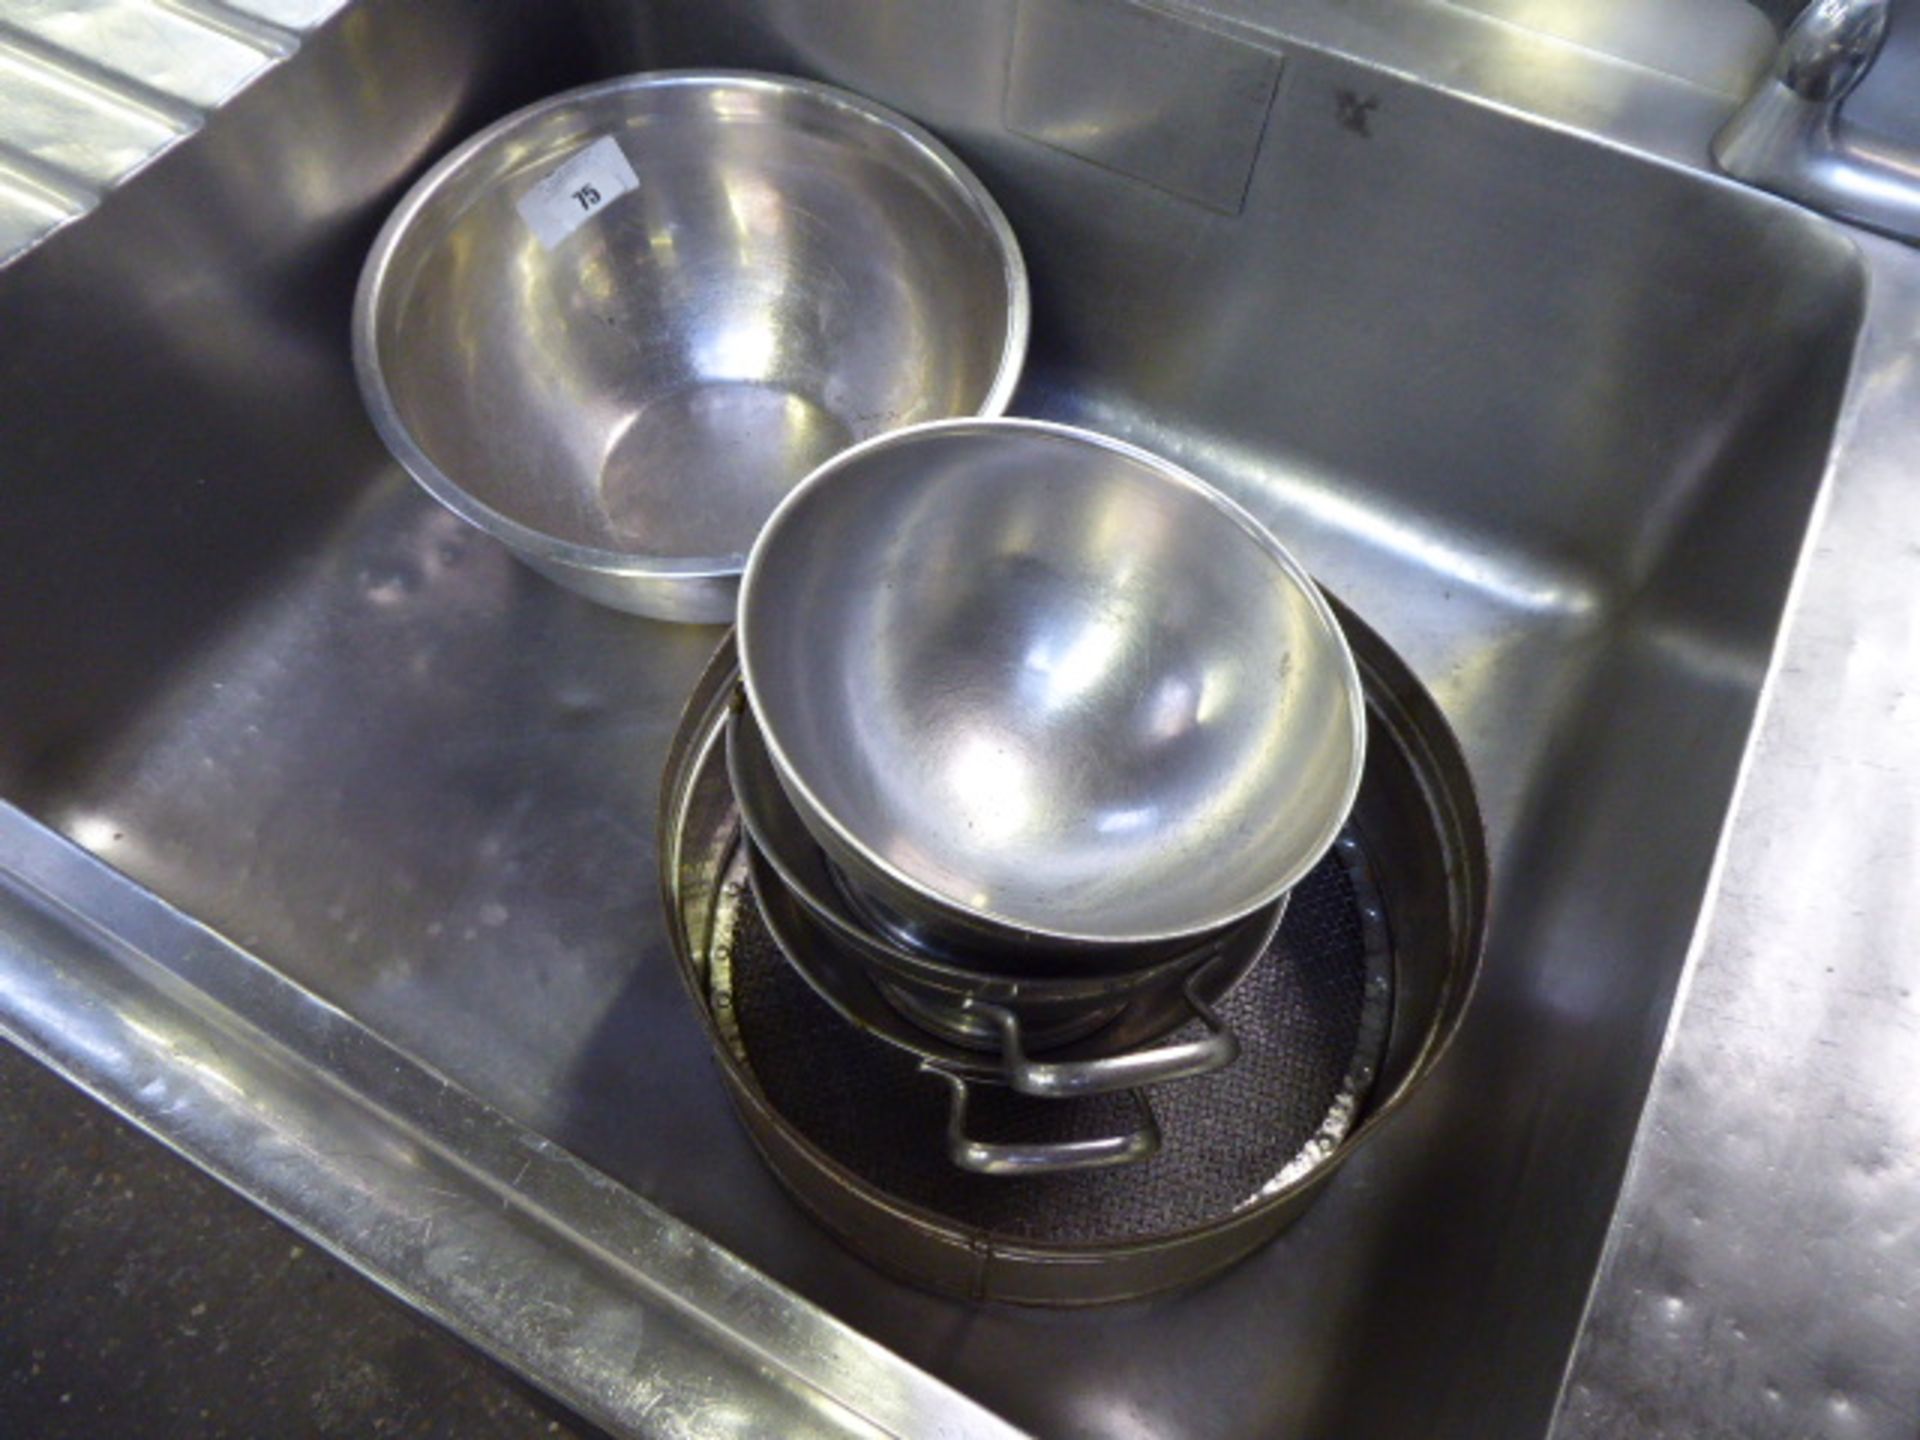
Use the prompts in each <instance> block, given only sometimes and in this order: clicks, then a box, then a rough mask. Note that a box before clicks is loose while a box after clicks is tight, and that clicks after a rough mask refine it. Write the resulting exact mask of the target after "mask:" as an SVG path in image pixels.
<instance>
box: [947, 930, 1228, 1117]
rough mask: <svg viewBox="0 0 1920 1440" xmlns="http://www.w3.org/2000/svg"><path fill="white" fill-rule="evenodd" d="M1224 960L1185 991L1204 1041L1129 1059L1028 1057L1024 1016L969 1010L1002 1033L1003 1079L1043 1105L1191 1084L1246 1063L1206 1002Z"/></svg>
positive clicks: (979, 1005)
mask: <svg viewBox="0 0 1920 1440" xmlns="http://www.w3.org/2000/svg"><path fill="white" fill-rule="evenodd" d="M1231 958H1232V957H1231V956H1230V955H1222V956H1220V957H1218V958H1216V959H1214V960H1211V961H1209V962H1208V963H1207V964H1206V965H1203V966H1201V967H1200V969H1199V970H1196V971H1195V972H1194V973H1193V974H1191V975H1189V976H1188V977H1187V980H1186V983H1185V985H1184V986H1183V987H1182V988H1183V990H1184V992H1185V995H1186V1001H1187V1004H1188V1005H1189V1006H1190V1007H1192V1009H1193V1013H1194V1014H1195V1015H1196V1016H1198V1017H1199V1019H1200V1021H1201V1023H1202V1024H1204V1025H1205V1026H1206V1027H1207V1033H1206V1034H1205V1035H1203V1036H1201V1037H1200V1038H1199V1039H1198V1040H1183V1041H1181V1042H1180V1043H1179V1044H1177V1045H1160V1046H1156V1047H1154V1048H1153V1049H1150V1050H1131V1051H1128V1052H1127V1053H1126V1054H1123V1055H1108V1056H1104V1057H1102V1058H1101V1059H1098V1060H1055V1061H1047V1060H1034V1059H1031V1058H1030V1057H1029V1056H1028V1055H1027V1051H1026V1046H1025V1044H1024V1043H1023V1042H1022V1040H1021V1036H1020V1017H1019V1016H1018V1015H1015V1014H1014V1013H1013V1011H1011V1010H1009V1009H1007V1008H1006V1007H1005V1006H1004V1005H992V1004H988V1003H987V1002H985V1001H980V1000H974V1001H969V1002H968V1004H967V1008H968V1009H969V1010H971V1011H973V1012H974V1013H975V1014H977V1015H980V1016H983V1017H985V1018H986V1019H988V1020H990V1021H992V1022H993V1024H994V1026H995V1027H996V1028H997V1029H998V1030H999V1032H1000V1065H1001V1071H1002V1078H1003V1079H1004V1080H1005V1081H1006V1083H1007V1084H1008V1085H1009V1086H1010V1087H1012V1088H1013V1089H1015V1090H1018V1091H1019V1092H1020V1093H1021V1094H1022V1095H1033V1096H1037V1097H1038V1098H1040V1099H1042V1100H1067V1099H1071V1098H1073V1097H1074V1096H1078V1095H1107V1094H1111V1093H1112V1092H1113V1091H1116V1090H1132V1089H1135V1088H1137V1087H1139V1086H1142V1085H1160V1084H1164V1083H1165V1082H1166V1081H1169V1080H1186V1079H1190V1078H1192V1077H1193V1076H1195V1075H1209V1074H1211V1073H1212V1072H1214V1071H1215V1070H1222V1069H1225V1068H1226V1067H1227V1066H1229V1065H1231V1064H1232V1063H1233V1062H1234V1061H1235V1060H1237V1059H1239V1058H1240V1040H1239V1037H1238V1036H1236V1035H1235V1034H1234V1033H1233V1031H1231V1030H1229V1029H1228V1028H1227V1024H1226V1022H1225V1021H1224V1020H1222V1019H1221V1018H1220V1015H1219V1013H1218V1012H1217V1011H1216V1010H1215V1009H1214V1008H1213V1006H1211V1005H1209V1004H1208V1003H1207V1001H1206V1000H1205V999H1204V998H1203V997H1202V988H1203V979H1204V976H1205V975H1206V973H1207V971H1209V970H1211V969H1212V968H1213V967H1214V966H1215V965H1217V964H1220V963H1222V962H1223V961H1226V960H1229V959H1231Z"/></svg>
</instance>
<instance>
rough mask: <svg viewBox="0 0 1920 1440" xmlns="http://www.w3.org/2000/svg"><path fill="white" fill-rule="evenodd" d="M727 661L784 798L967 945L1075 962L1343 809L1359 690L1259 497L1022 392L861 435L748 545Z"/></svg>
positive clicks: (1238, 914) (1307, 864) (1161, 929)
mask: <svg viewBox="0 0 1920 1440" xmlns="http://www.w3.org/2000/svg"><path fill="white" fill-rule="evenodd" d="M739 636H740V658H741V671H742V675H743V677H744V680H745V684H746V688H747V691H748V695H749V698H750V701H751V704H752V706H753V710H754V715H755V718H756V720H757V721H758V724H759V727H760V733H761V735H762V737H763V738H764V740H765V742H766V746H767V749H768V751H769V752H770V753H771V755H772V757H773V761H774V764H775V767H776V769H777V772H778V774H779V777H780V780H781V783H782V785H783V786H784V788H785V789H786V792H787V795H788V798H789V799H790V800H791V801H792V802H793V806H794V809H795V810H796V811H797V812H798V813H799V815H800V817H801V820H802V822H803V823H804V824H805V825H806V826H807V829H808V831H809V832H810V833H811V834H812V835H813V836H814V838H815V840H816V841H817V842H818V843H819V844H820V846H821V848H822V849H824V850H825V851H826V852H827V854H828V855H829V856H830V857H831V858H832V860H833V861H834V863H835V864H836V865H838V866H839V867H840V868H841V869H842V870H843V871H844V872H846V874H847V875H848V876H849V877H850V878H851V879H853V880H854V881H855V882H856V883H857V884H859V885H861V886H863V887H866V888H868V889H869V890H870V891H871V892H872V893H873V894H874V895H876V896H877V897H879V898H880V899H881V900H882V901H883V902H884V903H885V904H887V905H889V906H891V907H892V908H893V909H894V910H895V911H898V912H901V913H903V914H905V915H907V916H908V917H909V918H910V919H912V920H913V921H915V922H917V923H925V924H927V925H928V926H930V927H945V929H946V930H947V931H948V932H951V933H952V934H953V935H954V936H955V937H956V938H957V941H958V943H959V944H960V945H961V946H962V948H970V949H975V950H994V949H998V950H1000V951H1002V952H1006V953H1015V952H1018V951H1020V950H1022V949H1025V950H1028V951H1031V952H1034V953H1039V952H1041V951H1045V952H1048V953H1050V954H1055V955H1057V956H1067V957H1073V958H1074V959H1075V962H1076V963H1078V964H1081V965H1084V966H1086V967H1088V968H1090V969H1093V968H1104V967H1107V966H1109V965H1110V964H1111V963H1112V961H1111V960H1110V959H1109V957H1113V956H1117V955H1120V954H1125V953H1137V951H1138V947H1141V946H1147V945H1157V944H1162V943H1167V944H1172V943H1178V942H1180V941H1183V940H1185V939H1188V938H1192V937H1198V936H1201V935H1204V934H1206V933H1208V932H1210V931H1214V930H1217V929H1219V928H1220V927H1222V926H1224V925H1228V924H1231V923H1232V922H1234V921H1236V920H1238V919H1240V918H1242V917H1243V916H1246V915H1249V914H1251V913H1252V912H1254V911H1256V910H1258V909H1260V908H1261V907H1262V906H1264V905H1267V904H1269V903H1271V902H1272V901H1273V900H1275V899H1276V898H1278V897H1279V896H1281V895H1283V894H1285V893H1286V892H1287V890H1289V889H1290V888H1291V887H1292V886H1293V884H1294V883H1295V882H1296V881H1298V880H1299V879H1300V878H1301V877H1302V876H1303V875H1305V874H1306V873H1307V871H1308V870H1310V869H1311V868H1312V867H1313V865H1314V864H1315V863H1316V862H1317V861H1318V860H1319V859H1320V857H1321V856H1322V855H1323V854H1325V852H1326V850H1327V848H1328V847H1329V846H1330V845H1331V844H1332V843H1333V841H1334V838H1335V836H1336V835H1337V834H1338V833H1339V829H1340V826H1341V824H1342V823H1343V821H1344V820H1345V818H1346V815H1347V811H1348V809H1349V808H1350V807H1351V805H1352V803H1353V798H1354V794H1355V791H1356V789H1357V788H1358V785H1359V781H1360V772H1361V766H1362V762H1363V760H1364V756H1365V736H1366V728H1365V727H1366V720H1365V705H1364V701H1363V697H1362V694H1361V689H1360V680H1359V675H1358V673H1357V672H1356V670H1355V668H1354V662H1353V656H1352V654H1351V652H1350V651H1349V650H1348V648H1347V642H1346V639H1345V636H1344V635H1343V634H1342V633H1341V630H1340V626H1339V624H1338V622H1337V621H1336V620H1335V619H1334V617H1333V614H1332V612H1331V611H1330V610H1329V609H1328V607H1327V604H1326V601H1325V599H1324V598H1323V597H1322V596H1321V594H1320V592H1319V590H1318V589H1317V588H1316V587H1315V585H1314V583H1313V581H1312V580H1311V579H1310V578H1309V577H1308V575H1307V573H1306V572H1305V571H1304V570H1303V569H1302V568H1301V567H1300V566H1299V564H1298V563H1297V562H1296V561H1295V560H1294V559H1293V558H1292V557H1291V556H1290V555H1288V553H1287V552H1286V551H1285V550H1284V549H1283V548H1282V547H1281V546H1280V544H1279V542H1278V541H1276V540H1275V539H1274V538H1273V536H1272V535H1270V534H1269V533H1268V532H1267V531H1266V530H1265V529H1264V528H1263V527H1262V526H1261V525H1260V524H1259V523H1258V522H1256V521H1255V520H1254V519H1253V518H1252V517H1250V516H1249V515H1247V514H1246V513H1245V512H1244V511H1242V510H1241V509H1240V508H1239V507H1238V506H1236V505H1234V504H1233V503H1232V502H1231V501H1229V500H1227V499H1226V498H1225V497H1224V496H1222V495H1220V494H1219V493H1218V492H1217V491H1215V490H1213V489H1211V488H1210V487H1209V486H1207V485H1205V484H1203V483H1202V482H1200V481H1199V480H1197V479H1195V478H1194V477H1193V476H1191V475H1188V474H1187V473H1186V472H1184V471H1182V470H1180V469H1178V468H1177V467H1175V466H1173V465H1170V464H1168V463H1167V462H1165V461H1163V460H1160V459H1157V458H1156V457H1154V456H1152V455H1149V454H1147V453H1146V452H1144V451H1141V450H1138V449H1135V448H1134V447H1133V446H1130V445H1125V444H1122V443H1120V442H1118V441H1115V440H1110V439H1107V438H1105V437H1103V436H1099V435H1094V434H1090V433H1088V432H1086V431H1081V430H1074V429H1070V428H1068V427H1065V426H1060V425H1050V424H1044V423H1040V422H1036V421H1015V420H967V421H947V422H940V423H936V424H930V425H922V426H918V427H915V428H913V429H911V430H905V431H901V432H898V433H895V434H892V435H887V436H883V437H880V438H878V439H876V440H872V441H869V442H867V443H866V444H864V445H862V446H859V447H856V448H855V449H853V450H850V451H848V452H846V453H845V454H843V455H841V456H839V457H837V458H836V459H834V460H832V461H829V462H828V463H827V464H826V465H825V466H823V467H821V469H819V470H817V471H816V472H814V474H813V475H812V476H810V477H809V478H808V479H807V481H806V482H805V483H804V484H803V485H801V486H800V487H799V488H798V489H797V490H795V491H794V493H793V494H792V495H790V496H789V497H788V498H787V499H786V500H785V501H784V502H783V503H782V505H781V507H780V509H779V510H778V511H776V512H775V514H774V516H773V518H772V519H771V520H770V521H769V522H768V523H767V526H766V528H765V529H764V530H763V531H762V532H761V536H760V540H759V542H758V543H757V544H756V545H755V547H754V551H753V555H752V557H751V558H750V560H749V561H748V564H747V570H746V576H745V580H744V583H743V588H742V591H741V602H740V630H739Z"/></svg>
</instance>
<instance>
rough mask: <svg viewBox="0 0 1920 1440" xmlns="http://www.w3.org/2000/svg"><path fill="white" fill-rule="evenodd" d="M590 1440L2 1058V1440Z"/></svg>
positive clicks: (590, 1433)
mask: <svg viewBox="0 0 1920 1440" xmlns="http://www.w3.org/2000/svg"><path fill="white" fill-rule="evenodd" d="M597 1434H598V1432H597V1431H595V1430H594V1429H593V1428H592V1427H590V1426H588V1425H587V1424H585V1422H583V1421H581V1420H579V1419H578V1418H576V1417H574V1416H572V1415H571V1414H569V1413H568V1412H566V1411H564V1410H562V1409H560V1408H559V1407H558V1406H556V1405H554V1404H553V1403H552V1402H551V1401H549V1400H547V1399H546V1398H545V1397H543V1396H541V1395H539V1394H538V1393H536V1392H535V1391H533V1390H531V1389H530V1388H528V1387H527V1386H525V1385H523V1384H521V1383H520V1382H519V1381H517V1380H515V1379H514V1378H513V1377H511V1376H510V1375H508V1374H507V1373H506V1372H505V1371H503V1370H501V1369H499V1368H498V1367H497V1366H495V1365H494V1364H493V1363H492V1362H491V1361H489V1360H487V1359H486V1358H485V1357H484V1356H482V1355H480V1354H479V1353H478V1352H477V1351H474V1350H472V1349H470V1348H468V1347H467V1346H465V1345H463V1344H462V1343H461V1342H459V1341H458V1340H456V1339H454V1338H453V1337H452V1336H451V1335H449V1334H447V1333H446V1332H444V1331H442V1330H439V1329H437V1328H435V1327H434V1326H432V1325H430V1324H428V1323H426V1322H424V1321H422V1320H421V1319H420V1318H419V1317H418V1316H416V1315H414V1314H413V1313H412V1312H410V1311H408V1310H406V1309H405V1308H404V1307H402V1306H401V1305H399V1304H398V1303H396V1302H395V1301H393V1300H392V1299H390V1298H389V1297H387V1296H386V1295H384V1294H383V1293H381V1292H380V1291H378V1290H376V1289H375V1288H374V1287H373V1286H371V1285H370V1284H368V1283H367V1282H366V1281H364V1280H362V1279H360V1278H359V1277H358V1276H357V1275H355V1274H353V1273H352V1272H351V1271H349V1270H347V1269H346V1268H345V1267H343V1266H341V1265H340V1264H338V1263H337V1262H335V1261H334V1260H332V1259H330V1258H329V1257H327V1256H326V1255H323V1254H320V1253H318V1252H317V1251H315V1250H314V1249H313V1247H312V1246H310V1245H306V1244H303V1243H302V1242H301V1240H300V1239H299V1237H297V1236H296V1235H294V1234H293V1233H292V1232H291V1231H289V1230H287V1229H285V1228H284V1227H283V1226H281V1225H280V1224H279V1223H278V1222H277V1221H274V1220H272V1219H270V1218H268V1217H267V1216H266V1215H265V1214H263V1213H262V1212H261V1211H259V1210H256V1209H255V1208H254V1207H253V1206H251V1205H249V1204H248V1203H247V1202H245V1201H244V1200H241V1199H240V1198H239V1197H238V1196H236V1195H234V1194H232V1193H230V1192H229V1191H228V1190H226V1189H225V1188H224V1187H222V1186H221V1185H219V1184H218V1183H216V1182H215V1181H213V1180H211V1179H209V1178H207V1177H206V1176H205V1175H202V1174H201V1173H200V1172H199V1171H197V1170H195V1169H194V1168H193V1167H192V1166H190V1165H188V1164H187V1163H186V1162H185V1161H183V1160H181V1159H180V1158H179V1157H177V1156H175V1155H173V1154H171V1153H170V1152H168V1151H166V1150H164V1149H162V1148H161V1147H160V1146H159V1145H157V1144H155V1143H154V1142H153V1141H151V1140H149V1139H147V1138H146V1137H145V1136H143V1135H141V1134H140V1133H139V1132H137V1131H135V1130H134V1129H133V1128H132V1127H131V1126H129V1125H127V1124H126V1123H125V1122H123V1121H121V1120H120V1119H119V1118H117V1117H116V1116H114V1115H112V1114H110V1113H109V1112H108V1111H106V1110H104V1109H102V1108H101V1107H100V1106H98V1105H96V1104H95V1103H94V1102H93V1101H91V1100H89V1099H88V1098H87V1097H85V1096H84V1095H82V1094H81V1093H80V1092H79V1091H77V1090H75V1089H74V1088H73V1087H72V1086H70V1085H68V1084H67V1083H66V1082H65V1081H63V1080H61V1079H60V1078H58V1077H57V1076H55V1075H53V1074H52V1073H51V1072H49V1071H47V1070H45V1069H44V1068H42V1067H41V1066H40V1065H39V1064H38V1063H36V1062H35V1061H33V1060H31V1059H29V1058H28V1057H27V1056H26V1055H24V1054H22V1053H21V1052H20V1051H18V1050H16V1049H15V1048H14V1047H13V1046H11V1045H9V1044H7V1043H6V1042H5V1041H0V1437H6V1440H27V1437H33V1440H64V1437H74V1440H80V1437H86V1440H100V1437H115V1440H121V1437H145V1436H162V1437H174V1436H180V1437H202V1436H205V1437H210V1440H211V1437H221V1436H234V1437H241V1436H246V1437H252V1436H269V1435H272V1436H281V1435H299V1436H325V1437H332V1436H355V1437H361V1436H447V1437H454V1436H458V1437H461V1440H522V1437H541V1440H550V1437H562V1440H589V1437H594V1436H596V1435H597Z"/></svg>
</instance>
